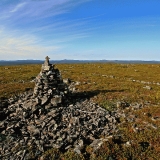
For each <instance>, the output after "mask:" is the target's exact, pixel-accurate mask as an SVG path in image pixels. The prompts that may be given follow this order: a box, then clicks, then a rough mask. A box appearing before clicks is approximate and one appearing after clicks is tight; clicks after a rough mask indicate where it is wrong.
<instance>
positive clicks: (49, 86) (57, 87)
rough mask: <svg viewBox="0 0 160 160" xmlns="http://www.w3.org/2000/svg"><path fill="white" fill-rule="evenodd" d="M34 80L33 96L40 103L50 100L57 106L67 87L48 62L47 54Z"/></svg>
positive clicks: (58, 73)
mask: <svg viewBox="0 0 160 160" xmlns="http://www.w3.org/2000/svg"><path fill="white" fill-rule="evenodd" d="M35 82H36V84H35V88H34V97H36V101H37V103H39V104H41V105H45V104H46V103H47V102H48V101H50V102H51V104H52V105H53V106H57V105H58V104H60V103H62V99H63V98H64V97H65V94H67V93H68V87H67V85H66V84H65V83H63V80H62V77H61V75H60V72H59V70H58V69H55V68H54V65H52V64H50V63H49V57H48V56H47V57H46V60H45V62H44V64H43V65H42V69H41V72H40V73H39V75H38V76H37V77H36V80H35Z"/></svg>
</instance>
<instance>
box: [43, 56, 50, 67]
mask: <svg viewBox="0 0 160 160" xmlns="http://www.w3.org/2000/svg"><path fill="white" fill-rule="evenodd" d="M45 59H46V60H45V61H44V65H45V66H49V59H50V58H49V57H48V56H47V57H46V58H45Z"/></svg>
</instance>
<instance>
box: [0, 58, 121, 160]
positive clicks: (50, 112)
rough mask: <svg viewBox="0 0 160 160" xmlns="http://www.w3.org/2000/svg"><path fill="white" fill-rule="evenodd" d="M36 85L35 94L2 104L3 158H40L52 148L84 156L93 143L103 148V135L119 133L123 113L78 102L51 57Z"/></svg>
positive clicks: (0, 153)
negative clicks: (86, 148) (52, 62)
mask: <svg viewBox="0 0 160 160" xmlns="http://www.w3.org/2000/svg"><path fill="white" fill-rule="evenodd" d="M35 82H36V83H35V88H34V91H33V93H32V92H29V93H27V94H26V93H24V94H22V95H21V96H19V98H16V99H13V98H10V99H8V102H5V103H2V104H1V113H2V114H3V117H2V118H1V121H0V159H2V160H3V159H4V160H7V159H10V160H15V159H25V160H29V159H38V158H39V157H41V156H42V155H43V153H44V152H45V151H47V150H48V149H51V148H59V149H60V150H62V151H63V152H64V151H67V150H68V149H69V148H72V149H73V150H74V151H75V152H77V153H81V150H82V148H83V147H84V146H86V145H90V144H93V143H92V142H94V146H96V144H97V146H99V141H97V139H99V137H100V136H101V135H103V136H104V137H105V136H109V135H111V134H112V133H113V132H116V130H117V129H116V124H117V119H119V117H120V114H119V112H109V111H106V110H105V109H103V108H101V107H100V106H99V105H98V104H96V103H93V102H92V101H90V100H83V99H79V101H77V102H76V103H75V99H77V100H78V98H77V97H73V95H72V96H71V93H70V92H69V94H68V88H69V87H68V86H67V85H66V84H65V83H63V80H62V78H61V75H60V72H59V70H58V69H55V68H54V66H53V65H51V64H50V63H49V58H48V57H46V60H45V63H44V64H43V65H42V70H41V72H40V73H39V75H38V76H37V77H36V79H35ZM70 96H71V97H70ZM74 96H76V95H75V94H74ZM72 99H74V100H72ZM73 102H74V103H73ZM95 143H96V144H95ZM97 146H96V147H95V148H97Z"/></svg>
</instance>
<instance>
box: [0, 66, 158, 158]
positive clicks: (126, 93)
mask: <svg viewBox="0 0 160 160" xmlns="http://www.w3.org/2000/svg"><path fill="white" fill-rule="evenodd" d="M56 67H57V68H58V69H59V70H60V71H61V74H62V77H63V78H70V79H71V80H72V81H78V82H80V85H77V86H76V87H77V90H79V91H80V92H83V91H85V92H86V93H87V94H90V95H91V96H90V97H91V99H92V100H94V101H95V102H96V103H98V104H100V105H101V106H103V107H104V108H106V109H109V110H112V109H113V107H114V106H115V103H116V102H117V101H125V102H128V103H134V102H138V103H141V104H145V103H147V102H149V104H150V105H149V106H147V107H144V108H142V109H139V110H131V109H124V113H126V114H128V115H132V114H133V115H135V116H136V121H134V122H127V121H125V120H123V119H122V120H121V121H122V122H123V123H121V124H120V125H119V133H118V134H119V136H120V137H121V139H120V140H115V139H110V140H109V141H108V142H106V143H104V144H103V145H102V147H101V148H100V149H99V150H97V151H96V152H95V153H93V151H92V148H90V147H86V149H85V151H84V155H76V154H75V153H73V152H72V151H68V152H67V153H65V154H62V153H60V152H59V151H57V150H55V149H53V150H50V151H48V152H46V153H45V154H44V157H45V158H46V159H55V156H54V155H55V153H56V154H58V155H59V157H60V158H59V159H64V160H66V159H75V158H76V159H93V160H94V159H95V160H97V159H98V160H103V159H110V160H111V159H118V160H125V159H126V160H130V159H133V160H138V159H139V160H140V159H144V160H147V159H148V160H158V159H159V157H160V119H159V117H160V65H159V64H108V63H88V64H87V63H86V64H58V65H56ZM40 68H41V65H18V66H3V67H2V66H1V67H0V98H8V97H11V96H14V95H17V94H19V93H22V92H24V91H25V90H27V89H28V88H32V89H33V87H34V83H33V82H30V81H31V80H33V79H34V78H35V77H36V76H37V74H38V73H39V72H40ZM146 86H149V87H150V89H146V88H145V87H146ZM153 117H157V119H153ZM133 125H134V126H137V128H138V130H137V131H134V129H133ZM127 143H130V144H129V145H125V144H127Z"/></svg>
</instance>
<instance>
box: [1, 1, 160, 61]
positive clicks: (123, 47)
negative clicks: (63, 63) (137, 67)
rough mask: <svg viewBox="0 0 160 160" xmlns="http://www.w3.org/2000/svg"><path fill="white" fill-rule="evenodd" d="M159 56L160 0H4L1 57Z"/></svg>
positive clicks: (153, 58)
mask: <svg viewBox="0 0 160 160" xmlns="http://www.w3.org/2000/svg"><path fill="white" fill-rule="evenodd" d="M46 56H49V57H50V59H52V60H63V59H74V60H159V61H160V1H159V0H0V60H21V59H39V60H43V59H44V58H45V57H46Z"/></svg>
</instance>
